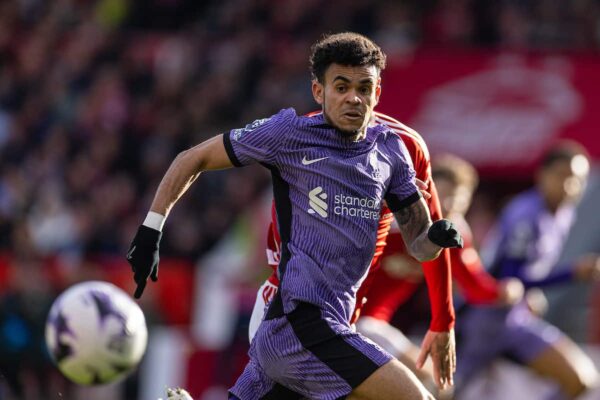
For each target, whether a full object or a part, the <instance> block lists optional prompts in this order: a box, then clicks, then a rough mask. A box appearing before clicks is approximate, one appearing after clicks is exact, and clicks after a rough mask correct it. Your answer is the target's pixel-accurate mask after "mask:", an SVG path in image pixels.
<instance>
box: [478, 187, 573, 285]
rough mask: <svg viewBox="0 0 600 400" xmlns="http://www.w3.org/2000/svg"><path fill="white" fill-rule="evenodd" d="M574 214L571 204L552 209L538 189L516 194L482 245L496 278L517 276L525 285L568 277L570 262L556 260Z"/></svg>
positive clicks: (558, 280) (562, 279) (569, 274)
mask: <svg viewBox="0 0 600 400" xmlns="http://www.w3.org/2000/svg"><path fill="white" fill-rule="evenodd" d="M574 218H575V207H574V205H572V204H566V205H563V206H561V207H560V208H559V209H558V210H556V212H555V213H552V212H551V211H549V210H548V208H547V207H546V205H545V203H544V199H543V198H542V196H541V194H540V193H539V192H538V190H537V189H531V190H528V191H526V192H524V193H521V194H520V195H518V196H516V197H515V198H514V199H513V200H512V201H511V202H510V203H509V204H508V205H507V207H506V208H505V210H504V211H503V212H502V216H501V217H500V220H499V222H498V223H497V226H496V227H495V228H494V231H493V234H492V235H491V237H490V239H489V240H488V241H487V243H486V245H485V247H484V255H485V258H486V261H487V264H488V265H489V266H490V269H491V271H492V273H493V274H494V275H495V276H496V277H498V278H505V277H511V276H512V277H517V278H519V279H520V280H521V281H522V282H523V283H524V284H525V287H527V288H529V287H533V286H537V287H543V286H548V285H552V284H555V283H560V282H564V281H566V280H569V279H571V277H572V269H571V268H570V266H568V265H558V264H557V263H558V260H559V257H560V254H561V251H562V247H563V244H564V243H565V241H566V239H567V236H568V234H569V230H570V229H571V226H572V225H573V222H574Z"/></svg>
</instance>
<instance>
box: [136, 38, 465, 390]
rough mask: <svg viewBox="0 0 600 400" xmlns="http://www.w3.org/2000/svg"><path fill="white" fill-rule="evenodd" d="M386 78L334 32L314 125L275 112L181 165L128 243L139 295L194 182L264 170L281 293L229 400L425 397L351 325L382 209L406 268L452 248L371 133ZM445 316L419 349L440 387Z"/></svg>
mask: <svg viewBox="0 0 600 400" xmlns="http://www.w3.org/2000/svg"><path fill="white" fill-rule="evenodd" d="M384 67H385V55H384V54H383V52H382V51H381V49H380V48H379V47H378V46H377V45H375V44H374V43H373V42H371V41H370V40H369V39H367V38H365V37H364V36H361V35H357V34H353V33H342V34H337V35H330V36H327V37H325V38H323V39H322V40H320V41H319V42H317V43H316V44H315V45H314V46H313V49H312V54H311V72H312V74H313V77H314V79H313V82H312V92H313V97H314V98H315V100H316V101H317V103H318V104H320V105H321V106H322V110H323V114H322V115H321V116H320V117H300V116H298V115H296V112H295V111H294V110H293V109H286V110H282V111H280V112H279V113H278V114H276V115H274V116H272V117H271V118H266V119H262V120H257V121H255V122H254V123H252V124H249V125H247V126H246V127H245V128H243V129H234V130H232V131H231V132H229V133H227V134H223V135H219V136H217V137H215V138H213V139H210V140H208V141H206V142H204V143H202V144H200V145H198V146H196V147H194V148H192V149H190V150H187V151H185V152H183V153H181V154H180V155H179V156H177V158H176V159H175V160H174V162H173V163H172V164H171V166H170V167H169V170H168V171H167V173H166V174H165V176H164V177H163V179H162V181H161V183H160V185H159V188H158V191H157V193H156V195H155V198H154V200H153V202H152V206H151V211H150V212H149V214H148V216H147V218H146V220H145V221H144V223H143V224H142V226H140V228H139V229H138V232H137V234H136V236H135V238H134V240H133V242H132V244H131V247H130V250H129V253H128V259H129V261H130V263H131V265H132V267H133V269H134V279H135V280H136V282H137V284H138V288H137V289H136V293H135V296H136V297H139V296H141V294H142V292H143V290H144V287H145V285H146V280H147V278H148V277H150V278H152V279H153V280H156V279H157V278H158V269H157V267H158V246H159V242H160V237H161V229H162V225H163V223H164V221H165V218H166V216H167V214H168V212H169V211H170V209H171V208H172V206H173V205H174V204H175V202H176V201H177V199H178V198H179V197H180V196H181V195H182V194H183V193H184V192H185V191H186V190H187V189H188V188H189V186H190V185H191V184H192V183H193V181H194V180H195V179H196V178H197V176H198V175H199V174H200V173H201V172H202V171H205V170H213V169H222V168H227V167H231V166H234V165H235V166H243V165H247V164H251V163H256V162H258V163H261V164H262V165H264V166H266V167H267V168H269V169H270V170H271V172H272V176H273V186H274V194H275V204H276V208H277V221H278V226H279V232H280V233H281V239H282V240H281V241H282V260H281V261H280V263H279V267H278V270H279V279H280V288H279V291H278V292H277V294H276V295H275V298H274V300H273V301H272V303H271V305H270V307H269V310H268V312H267V315H266V316H265V320H264V321H263V323H262V324H261V325H260V327H259V329H258V332H257V333H256V336H255V337H254V340H253V341H252V343H251V346H250V352H249V354H250V362H249V364H248V365H247V366H246V369H245V370H244V372H243V373H242V376H241V377H240V378H239V379H238V381H237V382H236V384H235V385H234V387H233V388H231V390H230V398H231V399H242V400H246V399H253V400H254V399H275V398H277V399H279V398H282V399H300V398H303V397H308V398H314V399H326V398H343V397H347V398H349V399H430V398H431V395H430V394H429V393H428V392H427V391H426V389H425V388H424V387H423V385H422V384H421V383H420V382H419V381H418V380H417V379H416V377H414V375H413V374H412V373H411V372H410V371H409V370H407V369H406V367H404V366H403V365H402V364H401V363H400V362H399V361H397V360H395V359H394V358H393V357H392V356H391V355H390V354H389V353H387V352H386V351H384V350H383V349H381V348H380V347H379V346H377V345H376V344H374V343H373V342H371V341H370V340H368V339H366V338H364V337H363V336H362V335H360V334H357V333H356V332H354V331H353V330H352V329H351V327H350V318H351V314H352V312H353V310H354V302H355V295H356V290H357V288H358V287H359V285H360V283H361V281H362V280H363V278H364V276H365V274H366V272H367V270H368V267H369V265H370V261H371V257H372V254H373V250H374V248H375V245H376V239H377V235H376V234H377V223H378V220H379V212H380V208H381V202H382V201H383V200H384V199H385V201H386V202H387V204H388V206H389V207H390V209H391V210H392V212H394V215H395V216H396V219H397V220H398V224H399V227H400V231H401V232H402V236H403V238H404V241H405V242H406V243H407V247H408V248H409V250H410V252H411V254H412V255H413V256H415V257H416V258H417V259H419V260H429V259H433V258H435V257H437V256H438V255H439V254H440V252H441V250H442V249H443V248H445V247H457V246H461V245H462V238H461V237H460V235H459V234H458V232H457V231H456V229H455V228H454V226H453V225H452V224H451V223H450V222H449V221H447V220H439V221H436V222H435V223H432V222H431V219H430V216H429V212H428V210H427V206H426V204H425V201H424V200H423V199H422V197H421V196H420V194H419V191H418V188H417V186H416V184H415V181H414V170H413V169H412V168H411V167H410V160H409V159H408V157H407V155H406V148H405V146H404V144H403V143H402V141H401V139H400V138H399V137H398V135H396V134H395V133H394V132H393V131H391V130H390V129H388V128H387V127H385V126H384V125H375V126H370V122H371V118H372V113H373V108H374V107H375V105H376V104H377V101H378V100H379V96H380V94H381V77H380V72H381V71H382V70H383V69H384ZM442 278H443V277H442ZM449 286H450V285H449V282H439V283H438V285H437V287H439V288H440V290H441V291H444V290H449V289H450V288H449ZM444 295H447V293H442V297H443V296H444ZM444 318H445V320H446V325H445V330H444V331H440V332H433V331H430V332H428V333H427V335H426V340H425V342H426V343H428V344H429V345H428V348H427V352H429V351H430V352H431V355H432V358H434V359H435V360H436V365H438V366H439V369H440V376H441V380H442V383H443V384H448V383H450V381H451V379H452V374H453V370H454V368H455V364H454V361H455V360H454V336H453V329H452V326H453V322H454V321H453V309H452V307H451V304H448V307H447V310H446V312H445V315H444Z"/></svg>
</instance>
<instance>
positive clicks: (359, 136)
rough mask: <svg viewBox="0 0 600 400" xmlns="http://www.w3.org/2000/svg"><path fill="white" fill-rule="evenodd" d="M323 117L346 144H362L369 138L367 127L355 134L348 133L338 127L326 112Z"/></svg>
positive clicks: (354, 132)
mask: <svg viewBox="0 0 600 400" xmlns="http://www.w3.org/2000/svg"><path fill="white" fill-rule="evenodd" d="M323 117H324V118H325V122H327V124H328V125H329V126H331V127H332V128H334V129H335V130H336V131H337V132H338V133H339V134H340V136H341V137H342V140H343V141H344V142H349V143H352V142H360V141H361V140H363V139H364V138H366V137H367V126H365V127H363V128H361V129H359V130H356V131H353V132H348V131H344V130H342V129H340V128H339V127H337V126H336V125H335V124H334V123H333V121H332V120H331V119H330V118H329V116H328V115H327V113H326V112H325V111H323Z"/></svg>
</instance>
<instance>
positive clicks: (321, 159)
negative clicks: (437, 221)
mask: <svg viewBox="0 0 600 400" xmlns="http://www.w3.org/2000/svg"><path fill="white" fill-rule="evenodd" d="M326 158H329V157H323V158H315V159H314V160H307V159H306V156H304V158H303V159H302V165H310V164H314V163H316V162H318V161H323V160H325V159H326Z"/></svg>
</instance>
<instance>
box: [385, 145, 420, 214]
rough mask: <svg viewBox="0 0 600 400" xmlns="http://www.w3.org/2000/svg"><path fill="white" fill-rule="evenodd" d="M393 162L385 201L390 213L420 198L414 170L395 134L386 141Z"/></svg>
mask: <svg viewBox="0 0 600 400" xmlns="http://www.w3.org/2000/svg"><path fill="white" fill-rule="evenodd" d="M386 143H387V144H388V151H389V153H390V156H391V157H392V160H393V170H392V174H391V178H390V184H389V187H388V191H387V194H386V196H385V200H386V202H387V204H388V207H389V208H390V210H392V212H396V211H398V210H400V209H402V208H404V207H408V206H410V205H411V204H413V203H415V202H416V201H418V200H419V199H420V198H421V193H420V192H419V188H418V187H417V185H416V183H415V175H416V174H415V170H414V168H413V164H412V161H411V159H410V155H409V154H408V150H407V149H406V146H405V145H404V143H403V142H402V139H401V138H400V137H399V136H398V135H395V134H392V135H390V138H389V139H388V140H387V141H386Z"/></svg>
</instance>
